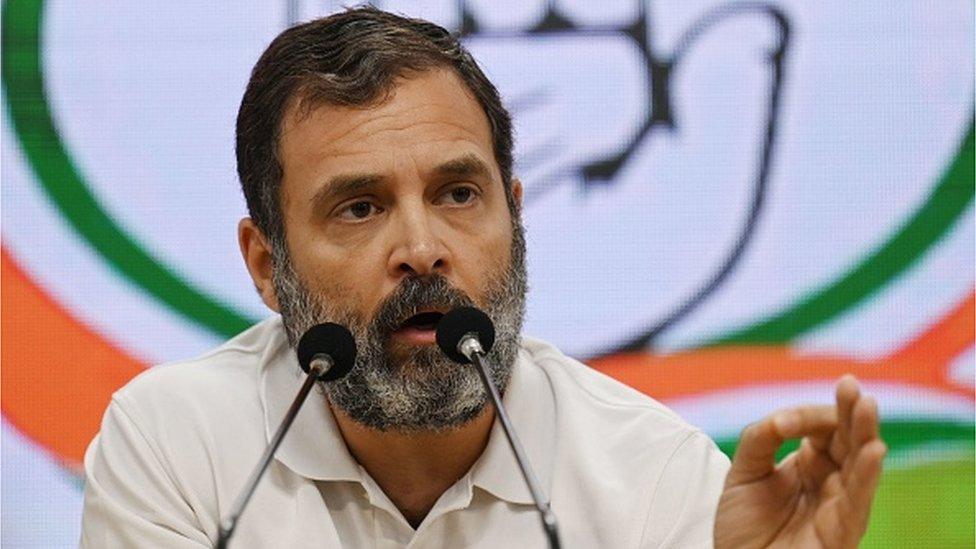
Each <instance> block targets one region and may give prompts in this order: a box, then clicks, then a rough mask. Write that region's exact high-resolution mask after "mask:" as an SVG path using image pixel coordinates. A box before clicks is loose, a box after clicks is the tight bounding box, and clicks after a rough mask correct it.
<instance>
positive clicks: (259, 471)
mask: <svg viewBox="0 0 976 549" xmlns="http://www.w3.org/2000/svg"><path fill="white" fill-rule="evenodd" d="M332 364H333V363H332V358H331V357H329V356H328V355H326V354H321V355H318V356H316V357H315V358H314V359H312V362H311V363H310V364H309V368H308V375H307V376H306V377H305V382H304V383H303V384H302V388H301V389H299V390H298V394H297V395H296V396H295V400H294V401H292V403H291V406H290V407H289V408H288V411H287V412H285V418H284V419H283V420H281V425H280V426H279V427H278V430H277V431H276V432H275V434H274V436H273V437H271V442H270V443H268V446H267V448H265V449H264V454H263V455H262V456H261V460H260V461H258V466H257V467H255V468H254V471H253V472H252V473H251V477H250V478H249V479H248V481H247V484H246V487H245V488H244V491H243V492H241V495H240V496H238V497H237V500H236V501H234V506H233V507H231V512H230V514H229V515H227V518H226V519H224V520H223V521H221V523H220V533H219V534H218V536H217V545H216V546H215V547H216V549H226V548H227V542H228V541H230V537H231V536H232V535H234V528H236V527H237V520H238V519H240V518H241V513H242V512H244V507H246V506H247V502H248V501H250V500H251V496H253V495H254V490H255V489H257V487H258V481H260V480H261V477H262V476H263V475H264V471H265V470H266V469H267V468H268V465H270V464H271V459H272V458H273V457H274V454H275V452H276V451H277V450H278V446H280V445H281V441H282V440H284V438H285V433H287V432H288V429H289V428H290V427H291V424H292V422H293V421H295V416H297V415H298V411H299V410H300V409H301V408H302V404H304V403H305V399H306V398H308V393H309V392H311V390H312V387H313V386H314V385H315V381H316V380H318V378H319V376H321V375H323V374H325V373H326V372H328V371H329V369H330V368H331V367H332Z"/></svg>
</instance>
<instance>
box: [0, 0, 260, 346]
mask: <svg viewBox="0 0 976 549" xmlns="http://www.w3.org/2000/svg"><path fill="white" fill-rule="evenodd" d="M42 12H43V9H42V2H40V1H39V0H35V1H8V2H4V5H3V52H2V57H3V61H2V65H3V73H2V74H3V85H4V88H5V92H6V98H7V107H8V109H9V113H10V118H11V119H12V120H13V125H14V131H15V132H16V133H17V137H18V139H19V140H20V144H21V147H22V148H23V150H24V153H25V155H26V156H27V159H28V161H29V162H30V165H31V167H32V168H33V170H34V173H35V174H36V176H37V179H38V181H40V183H41V186H42V187H43V189H44V191H45V192H46V193H47V196H48V197H49V198H50V200H51V202H53V203H54V205H55V206H57V208H58V210H59V211H60V212H61V215H62V216H64V218H65V219H66V220H67V221H68V223H70V224H71V226H72V227H73V228H74V230H75V231H76V232H77V233H78V234H79V235H80V236H81V237H82V238H83V239H85V241H87V242H88V243H89V244H90V245H91V246H92V247H93V248H94V249H95V250H96V251H97V252H98V254H99V255H101V257H102V258H103V259H104V260H105V262H106V263H108V264H109V265H111V266H112V267H113V268H114V269H115V270H116V271H118V272H119V274H121V275H122V276H124V277H126V278H127V279H129V280H130V281H132V282H133V283H134V284H136V285H137V286H139V287H140V288H142V289H143V290H144V291H146V292H147V293H149V294H150V295H152V296H153V297H155V298H156V299H158V300H159V301H160V302H161V303H163V304H165V305H166V306H167V307H169V308H170V309H172V310H173V311H176V312H177V313H179V314H180V315H182V316H183V317H185V318H187V319H189V320H191V321H193V322H195V323H196V324H198V325H200V326H202V327H204V328H206V329H207V330H210V331H212V332H215V333H217V334H219V335H222V336H225V337H230V336H233V335H235V334H237V333H239V332H241V331H243V330H244V329H245V328H247V327H248V326H250V325H251V324H252V323H253V322H252V320H251V319H248V318H245V317H244V316H243V315H241V314H239V313H238V312H236V311H234V310H233V309H231V308H230V307H228V306H227V305H224V304H222V303H220V302H218V301H216V300H215V299H213V298H211V297H209V296H207V295H206V294H204V293H203V292H201V291H199V290H197V289H196V288H194V287H192V286H191V285H190V284H189V283H188V282H187V281H185V280H183V279H182V278H181V277H180V276H179V275H178V274H177V273H176V272H174V271H173V270H172V269H170V268H168V267H166V266H165V265H164V264H163V263H162V262H160V261H158V260H157V259H156V258H154V257H152V255H151V254H150V253H149V252H147V251H146V250H145V249H144V248H143V247H142V246H141V245H140V244H139V243H137V242H136V241H135V240H134V239H133V238H132V237H130V236H129V235H128V234H126V232H125V231H124V230H123V229H122V228H121V227H120V226H119V225H118V224H117V223H116V222H115V220H114V219H112V218H111V217H110V216H109V215H108V214H107V213H106V212H105V210H103V209H102V207H101V205H99V203H98V202H97V200H96V199H95V197H94V196H93V195H92V193H91V191H89V189H88V186H87V185H86V184H85V181H84V179H83V178H82V176H81V174H80V172H79V171H78V169H77V168H76V167H75V165H74V163H73V162H72V160H71V158H70V156H69V155H68V153H67V149H66V148H65V146H64V144H63V143H62V142H61V138H60V136H59V135H58V132H57V129H56V128H55V124H54V120H53V118H52V117H51V111H50V109H49V106H48V102H47V98H46V97H45V90H44V72H43V67H42V53H41V52H42V48H41V36H40V32H41V28H42V26H41V24H42V20H41V19H42Z"/></svg>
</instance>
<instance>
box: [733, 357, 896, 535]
mask: <svg viewBox="0 0 976 549" xmlns="http://www.w3.org/2000/svg"><path fill="white" fill-rule="evenodd" d="M795 438H802V441H801V444H800V448H799V450H797V451H796V452H793V453H792V454H790V455H789V456H787V457H786V458H785V459H783V461H782V462H780V463H779V465H777V464H776V463H775V460H774V456H775V454H776V451H777V450H778V449H779V448H780V446H781V445H782V444H783V442H785V441H786V440H788V439H795ZM886 452H887V447H886V446H885V444H884V442H882V440H881V438H880V437H879V435H878V406H877V403H876V402H875V400H874V399H873V398H872V397H869V396H863V395H861V392H860V388H859V387H858V384H857V381H856V380H855V379H854V378H853V377H852V376H845V377H844V378H842V379H841V380H840V381H839V382H838V384H837V404H836V406H802V407H797V408H792V409H787V410H781V411H779V412H776V413H774V414H772V415H771V416H769V417H767V418H765V419H763V420H762V421H759V422H757V423H754V424H752V425H750V426H749V427H747V428H746V429H745V430H744V431H743V433H742V438H741V441H740V444H739V448H738V450H737V451H736V454H735V457H734V458H733V460H732V467H731V469H730V470H729V473H728V476H727V477H726V480H725V489H724V491H723V493H722V497H721V499H720V500H719V506H718V512H717V515H716V518H715V547H716V548H731V547H735V548H750V547H804V548H806V547H823V548H831V549H832V548H846V547H857V544H858V542H859V541H860V539H861V537H862V536H863V535H864V533H865V531H866V530H867V524H868V515H869V513H870V510H871V502H872V500H873V499H874V493H875V490H876V489H877V487H878V480H879V479H880V477H881V465H882V461H883V459H884V456H885V453H886Z"/></svg>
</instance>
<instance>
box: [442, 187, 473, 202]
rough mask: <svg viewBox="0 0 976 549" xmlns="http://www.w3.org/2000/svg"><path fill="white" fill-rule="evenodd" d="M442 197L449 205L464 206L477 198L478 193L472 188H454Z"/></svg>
mask: <svg viewBox="0 0 976 549" xmlns="http://www.w3.org/2000/svg"><path fill="white" fill-rule="evenodd" d="M441 196H442V200H445V201H446V202H447V203H448V204H453V205H464V204H468V203H470V202H472V201H473V200H474V199H475V198H477V196H478V192H477V191H476V190H475V189H472V188H471V187H454V188H453V189H451V190H449V191H447V192H446V193H444V194H443V195H441Z"/></svg>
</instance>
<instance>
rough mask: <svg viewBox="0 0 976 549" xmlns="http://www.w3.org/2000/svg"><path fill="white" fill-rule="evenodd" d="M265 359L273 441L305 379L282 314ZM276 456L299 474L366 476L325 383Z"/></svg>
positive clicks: (264, 399)
mask: <svg viewBox="0 0 976 549" xmlns="http://www.w3.org/2000/svg"><path fill="white" fill-rule="evenodd" d="M275 322H276V323H277V324H276V326H275V330H274V331H275V334H274V336H273V339H272V341H271V342H270V344H269V345H268V351H267V352H266V356H265V357H263V360H262V365H263V367H262V372H261V389H260V391H261V393H260V398H261V403H262V404H263V408H264V426H265V433H266V435H267V439H268V441H269V442H270V441H271V437H272V436H274V433H275V431H276V430H277V429H278V426H279V425H280V424H281V420H282V418H284V417H285V412H286V411H287V410H288V407H289V406H290V405H291V403H292V401H293V400H294V399H295V395H296V394H297V393H298V389H299V388H301V386H302V383H303V382H304V381H305V374H304V372H302V370H301V367H300V366H299V365H298V358H297V357H296V356H295V352H294V351H293V350H292V348H291V346H290V345H288V341H287V339H286V337H285V333H284V328H283V327H282V325H281V319H280V318H278V319H277V320H276V321H275ZM275 459H277V460H278V461H280V462H281V463H283V464H284V465H286V466H287V467H288V468H289V469H291V470H292V471H295V472H296V473H298V474H299V475H302V476H304V477H307V478H311V479H315V480H336V481H356V482H361V480H362V477H361V476H360V472H359V464H358V463H357V462H356V460H355V459H354V458H353V457H352V455H351V454H350V453H349V450H348V448H346V443H345V441H344V440H343V438H342V434H341V433H340V432H339V427H338V426H337V425H336V422H335V418H333V417H332V410H331V409H330V408H329V403H328V400H327V399H326V397H325V394H323V392H322V389H321V386H316V387H315V388H314V389H312V392H311V393H309V395H308V399H307V400H306V401H305V404H304V405H303V406H302V408H301V410H300V411H299V412H298V415H297V416H295V421H294V423H292V425H291V429H290V430H289V431H288V434H287V435H286V436H285V438H284V440H282V442H281V446H279V447H278V451H277V453H276V454H275Z"/></svg>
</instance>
